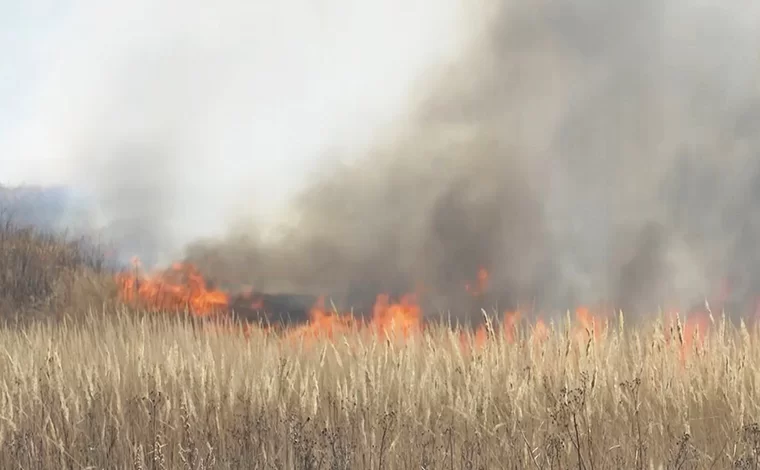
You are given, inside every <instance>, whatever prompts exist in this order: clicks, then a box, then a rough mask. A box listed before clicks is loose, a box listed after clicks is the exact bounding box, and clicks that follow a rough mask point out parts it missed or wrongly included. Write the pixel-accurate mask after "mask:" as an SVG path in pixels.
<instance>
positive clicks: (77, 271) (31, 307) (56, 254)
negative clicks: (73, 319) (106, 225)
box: [0, 211, 114, 320]
mask: <svg viewBox="0 0 760 470" xmlns="http://www.w3.org/2000/svg"><path fill="white" fill-rule="evenodd" d="M113 289H114V287H113V283H112V281H111V276H110V274H109V272H108V270H107V269H106V267H105V263H104V257H103V255H102V253H100V252H99V251H98V250H97V248H96V247H94V246H93V245H92V244H90V243H87V240H85V239H73V238H71V237H68V236H67V235H66V234H60V233H54V232H51V231H48V230H40V229H39V228H36V227H34V226H31V225H27V224H23V223H18V222H16V221H15V219H14V218H13V217H12V216H8V215H7V214H4V213H3V212H2V211H0V316H2V318H3V319H6V320H7V319H31V318H40V317H46V316H47V317H50V316H52V317H59V318H62V317H64V316H77V315H81V314H83V313H86V312H87V311H88V309H89V308H90V307H98V306H99V304H102V303H103V302H106V301H107V300H108V299H112V298H113V297H114V296H113V294H114V291H113Z"/></svg>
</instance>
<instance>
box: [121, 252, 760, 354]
mask: <svg viewBox="0 0 760 470" xmlns="http://www.w3.org/2000/svg"><path fill="white" fill-rule="evenodd" d="M133 266H134V269H133V270H132V271H131V272H124V273H120V274H119V275H117V277H116V280H117V284H118V286H119V297H120V298H121V299H122V300H123V301H125V302H128V303H133V304H138V305H139V306H141V307H143V308H148V309H151V310H171V311H188V312H189V313H191V314H192V315H194V316H199V317H210V316H212V315H216V314H224V313H228V312H230V310H231V308H230V307H231V303H230V296H229V295H228V294H227V293H226V292H223V291H221V290H218V289H214V288H211V287H210V286H209V283H208V282H206V280H205V279H204V278H203V276H202V275H201V273H200V272H199V270H198V269H197V268H196V267H195V266H194V265H192V264H187V263H175V264H173V265H172V266H171V267H170V268H169V269H167V270H165V271H162V272H159V273H157V274H155V275H152V276H140V275H139V274H138V273H139V268H140V263H139V260H137V259H135V260H133ZM488 279H489V276H488V271H486V270H485V269H483V268H481V269H480V270H479V272H478V276H477V282H475V283H472V284H469V283H468V284H467V285H466V286H465V289H466V291H467V292H469V293H470V294H471V295H473V296H480V295H482V294H483V293H484V292H485V291H486V290H487V289H488ZM418 297H419V294H412V293H410V294H406V295H403V296H402V297H400V298H399V299H398V300H392V298H391V296H390V295H388V294H380V295H378V296H377V298H376V300H375V303H374V305H373V307H372V312H371V316H370V317H369V318H368V319H367V320H359V319H357V318H355V317H354V316H353V314H350V313H349V314H346V313H340V312H337V311H334V309H333V310H328V309H327V308H326V307H325V298H324V297H319V298H318V300H317V301H316V302H315V303H314V305H313V306H312V307H311V309H310V310H309V320H308V323H306V324H304V325H301V326H297V327H294V328H291V329H288V330H286V332H285V337H286V338H290V339H298V340H307V341H311V340H313V339H315V338H318V337H326V338H329V339H334V338H335V337H336V336H337V335H345V334H348V333H350V332H357V331H358V330H360V329H361V330H364V331H375V332H377V333H378V334H380V335H381V336H387V337H396V338H402V339H405V338H409V337H410V336H415V335H418V334H420V333H422V331H423V329H424V321H423V313H422V307H421V306H420V303H419V302H418ZM236 298H239V299H243V301H244V304H245V305H250V308H252V309H263V308H264V303H263V301H262V299H261V298H260V297H258V296H257V295H256V294H255V293H254V290H253V289H249V290H247V291H245V292H243V293H242V294H240V295H239V296H238V297H236ZM758 305H760V301H759V302H758ZM706 308H707V310H706V311H701V310H699V311H695V312H691V313H690V315H688V316H687V317H686V319H685V321H682V319H681V317H679V315H678V314H677V313H670V314H666V325H665V327H666V332H665V333H666V335H665V336H666V341H667V342H668V343H671V344H672V343H673V342H675V343H676V348H677V351H678V352H679V354H680V355H681V359H682V361H684V362H685V361H686V359H687V358H688V357H689V355H690V354H691V353H692V352H694V351H695V350H698V349H699V348H702V347H703V346H704V341H705V338H706V336H707V334H708V332H709V328H710V326H711V323H712V319H711V317H710V314H709V307H706ZM758 311H759V312H760V307H758ZM758 315H760V314H758ZM221 317H222V318H223V316H221ZM520 320H521V312H520V311H507V312H504V313H503V319H502V324H501V325H502V327H501V329H500V330H498V329H496V328H494V329H493V330H490V331H489V328H488V326H487V325H481V326H479V327H478V328H476V329H475V331H472V332H471V333H470V334H467V333H465V332H462V333H461V335H460V341H461V345H462V348H463V349H465V350H468V351H469V350H472V349H473V348H482V347H484V346H485V345H486V344H487V343H488V342H489V341H491V340H493V339H497V338H493V337H492V336H494V335H496V336H499V335H501V336H502V338H503V340H504V341H505V342H506V343H509V344H511V343H515V342H516V341H517V338H516V334H517V332H518V323H519V322H520ZM251 328H252V327H251V326H250V325H244V330H243V333H244V334H245V335H246V336H249V335H250V332H251ZM258 328H259V329H261V330H262V331H264V332H265V333H267V334H268V333H270V330H269V328H260V327H258ZM608 328H609V320H608V319H607V318H605V317H604V316H600V315H598V314H596V313H593V312H592V310H591V309H590V308H589V307H585V306H582V307H579V308H577V309H576V310H575V321H574V324H573V325H572V326H571V333H572V334H573V335H574V336H575V338H576V339H577V340H578V342H580V343H582V344H583V343H588V342H589V341H591V340H593V341H595V342H599V341H604V338H605V336H606V333H607V330H608ZM271 333H274V330H271ZM551 334H552V330H550V328H549V327H548V326H547V324H546V323H545V322H544V321H543V319H542V318H541V317H535V319H534V321H533V322H532V326H530V327H529V330H528V336H527V337H526V338H525V340H526V341H527V342H528V343H530V344H532V345H535V346H540V345H542V344H543V343H545V342H546V341H547V340H548V339H549V336H550V335H551Z"/></svg>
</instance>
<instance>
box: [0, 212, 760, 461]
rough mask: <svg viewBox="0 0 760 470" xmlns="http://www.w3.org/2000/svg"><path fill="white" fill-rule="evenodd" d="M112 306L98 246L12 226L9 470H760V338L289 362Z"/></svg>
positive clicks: (553, 339) (633, 334)
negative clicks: (685, 346)
mask: <svg viewBox="0 0 760 470" xmlns="http://www.w3.org/2000/svg"><path fill="white" fill-rule="evenodd" d="M114 289H115V287H114V285H113V282H112V281H111V278H110V274H109V273H108V271H107V270H106V269H104V267H103V262H102V257H99V255H98V254H97V252H94V251H89V250H88V249H87V245H84V244H82V243H79V242H77V241H71V240H68V239H66V238H65V237H61V236H57V235H49V234H45V233H42V232H39V231H36V230H34V229H30V228H24V227H20V226H15V225H13V224H12V223H10V222H7V221H6V223H3V224H0V314H2V315H3V318H4V319H5V320H6V321H5V322H4V323H3V324H2V325H0V468H3V469H5V468H9V469H10V468H22V469H31V468H35V469H48V468H50V469H53V468H55V469H58V468H73V469H82V468H93V469H94V468H130V469H162V468H182V469H211V468H230V469H231V468H260V469H270V468H271V469H275V468H278V469H279V468H295V469H349V468H350V469H354V468H358V469H373V470H374V469H386V468H387V469H392V468H401V469H459V468H468V469H481V468H484V469H485V468H488V469H491V468H508V469H517V468H534V469H559V468H562V469H565V468H573V469H575V468H578V469H584V470H592V469H605V468H633V469H643V468H673V469H687V468H732V467H733V468H747V469H755V468H760V425H759V424H758V422H759V421H760V393H759V392H760V365H759V364H758V359H759V356H760V345H758V341H757V339H758V334H755V333H753V332H750V331H749V330H748V329H747V328H746V327H744V326H743V325H741V324H739V325H733V324H730V323H729V322H728V321H727V320H726V319H725V318H719V319H718V321H717V323H716V324H715V325H713V328H712V331H711V333H710V335H709V336H708V338H707V340H706V342H705V343H704V345H703V346H701V347H694V348H693V350H692V349H689V350H687V351H686V353H687V354H686V356H685V359H684V350H683V347H682V344H684V343H685V342H687V341H688V340H689V338H684V337H683V334H681V335H680V336H679V334H677V333H678V332H676V333H675V334H673V335H672V336H671V335H668V336H667V337H666V335H665V334H664V333H665V329H664V328H663V327H662V325H661V324H658V323H656V322H653V323H651V324H650V325H649V326H646V325H645V324H644V326H640V327H638V328H636V329H629V330H626V329H624V328H623V326H624V325H623V323H622V322H620V324H618V325H616V326H615V327H614V328H612V329H610V330H608V331H607V333H606V334H605V336H603V337H602V338H601V339H599V340H594V341H587V340H586V339H584V338H581V340H578V338H577V337H576V336H575V333H573V334H571V333H570V328H569V320H566V321H565V324H562V325H557V326H555V328H554V329H553V330H552V333H551V334H550V335H549V337H548V339H547V340H546V341H543V342H541V341H538V342H537V341H534V340H533V339H532V337H531V334H530V330H529V327H528V325H527V324H526V325H523V327H524V329H523V331H522V333H521V334H520V335H519V336H518V340H517V341H516V342H515V343H507V342H505V341H504V340H503V338H502V337H501V336H500V335H499V338H498V339H495V340H492V341H490V342H488V343H487V344H486V346H485V347H484V348H482V349H478V348H475V349H472V348H471V347H469V346H467V345H464V346H463V344H462V342H461V338H460V336H459V334H458V333H455V332H454V331H452V329H451V328H450V327H448V326H441V327H438V328H433V329H430V330H428V331H426V332H425V334H424V335H421V336H417V337H413V338H411V339H410V340H408V341H405V342H404V341H401V342H398V341H392V340H388V339H386V338H384V337H380V338H379V339H378V338H377V337H376V336H367V335H360V334H353V335H348V336H345V337H340V338H336V339H334V340H332V341H327V340H319V341H308V342H305V343H304V342H295V343H294V342H293V341H285V340H282V339H277V338H275V337H273V336H271V335H265V334H264V333H262V332H260V331H258V330H254V332H253V333H252V334H251V336H250V337H248V338H246V337H244V336H243V335H240V334H236V333H235V328H223V327H218V326H216V327H210V328H211V329H208V327H202V326H199V325H198V323H197V322H190V321H187V320H186V319H182V318H179V317H177V316H167V315H151V314H149V313H148V312H134V311H128V310H127V309H126V308H125V307H123V306H122V307H119V306H118V305H117V304H116V302H115V301H114V300H113V299H114V298H115V297H114V294H115V291H114ZM93 307H94V308H93ZM18 317H21V318H22V319H24V320H25V321H23V322H18V321H8V320H9V319H11V318H18ZM467 341H468V342H473V337H472V336H469V337H468V338H467ZM694 344H699V343H698V342H695V343H694Z"/></svg>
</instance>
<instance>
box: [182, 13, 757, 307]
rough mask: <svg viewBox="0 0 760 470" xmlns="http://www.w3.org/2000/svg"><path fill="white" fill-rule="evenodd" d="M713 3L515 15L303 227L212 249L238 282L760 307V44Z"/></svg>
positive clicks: (297, 221)
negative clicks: (759, 250) (723, 290)
mask: <svg viewBox="0 0 760 470" xmlns="http://www.w3.org/2000/svg"><path fill="white" fill-rule="evenodd" d="M747 9H755V10H756V9H757V8H756V7H753V6H749V5H743V6H742V7H741V8H739V7H734V6H730V5H728V4H725V3H717V2H715V3H711V2H696V3H695V2H659V1H653V0H645V1H640V2H627V1H616V0H613V1H610V0H604V1H603V0H594V1H590V2H580V3H579V2H551V1H539V2H517V1H502V2H501V3H500V7H499V8H498V9H497V11H496V12H495V13H494V14H493V20H492V21H491V22H490V23H489V24H488V27H487V30H486V31H485V32H484V34H482V35H481V36H480V40H478V41H476V42H475V43H474V44H473V45H472V47H471V49H469V50H468V53H467V54H466V55H465V57H464V58H463V59H462V60H461V61H459V62H458V63H456V64H454V65H453V66H450V67H442V68H441V69H440V70H439V71H438V73H436V74H434V76H432V77H428V78H427V79H426V80H423V81H422V82H421V83H420V86H419V95H418V96H419V97H420V99H419V101H418V104H416V105H415V106H414V107H413V109H412V110H411V112H410V116H411V117H410V118H409V119H408V120H405V121H404V122H403V124H399V126H398V127H397V128H396V129H395V132H394V133H393V134H392V136H391V137H389V138H386V139H385V140H384V141H382V142H378V143H377V145H375V146H374V147H373V148H372V149H370V151H368V152H367V153H366V154H364V155H362V156H361V158H358V159H356V160H355V161H354V162H352V163H351V164H347V165H343V166H341V165H336V166H335V167H331V168H330V169H329V170H326V171H324V172H323V173H322V174H320V175H318V176H316V177H315V178H314V179H313V180H312V181H310V183H309V184H308V187H307V188H306V189H305V190H304V191H303V192H302V193H301V194H300V197H298V198H297V199H295V201H294V202H293V204H292V206H291V211H292V214H293V220H294V222H293V223H292V224H291V225H290V226H289V227H287V228H284V229H283V231H282V233H281V234H280V236H279V238H277V239H276V240H274V241H272V240H269V241H262V239H261V238H260V237H258V236H257V235H256V234H255V233H256V232H255V228H251V229H250V230H249V232H248V233H247V234H240V233H237V234H233V235H230V236H229V237H228V238H227V239H225V240H216V241H204V242H199V243H196V244H194V245H193V246H191V247H190V249H189V251H188V257H189V258H190V259H192V260H194V261H195V262H197V263H199V264H200V265H201V266H202V267H203V268H204V269H205V270H206V271H208V272H209V273H212V274H213V276H214V277H216V278H218V279H219V280H220V281H221V282H223V283H226V284H228V285H230V284H234V283H244V284H252V285H254V286H256V287H257V288H259V289H262V290H265V291H267V290H269V291H299V292H300V291H307V292H314V293H319V292H327V293H332V294H334V295H336V296H337V297H338V298H348V299H352V298H353V299H360V298H366V296H371V295H374V293H377V292H392V293H399V292H403V291H405V290H413V289H415V288H417V287H419V286H421V289H422V292H425V293H426V294H427V295H428V296H429V298H430V299H432V301H433V302H437V305H441V306H443V305H447V306H452V305H457V302H458V301H459V300H457V299H460V300H461V298H462V295H463V289H462V286H463V285H464V284H465V283H466V282H468V281H469V280H472V279H473V278H474V276H475V275H476V272H477V270H478V268H479V267H485V268H486V269H488V271H489V272H490V274H491V278H490V283H491V284H490V285H491V289H492V291H493V292H495V293H497V297H498V298H499V300H501V302H502V304H503V305H504V306H505V307H514V306H515V305H516V304H518V303H520V302H522V303H523V304H524V303H526V302H533V303H537V304H538V305H539V306H542V307H543V308H572V307H573V305H575V304H577V303H594V302H600V301H601V302H606V303H608V304H612V305H615V306H617V307H622V308H624V309H628V310H641V309H654V308H657V306H658V305H660V306H664V305H665V304H666V303H668V302H670V303H675V304H676V305H679V304H680V306H684V305H685V306H688V304H689V303H693V302H696V301H699V300H701V299H704V298H705V297H706V296H713V295H716V289H718V288H719V286H721V285H722V284H721V283H723V282H724V281H725V280H729V281H730V282H731V286H732V289H733V290H732V292H734V295H735V296H737V295H738V297H736V298H740V299H742V300H744V301H746V300H748V299H749V297H748V296H749V295H750V294H756V293H758V292H760V291H758V287H760V286H758V281H760V277H759V276H758V274H760V270H758V267H757V266H759V265H758V263H757V261H758V259H757V255H755V252H756V249H755V248H754V246H753V243H755V240H758V239H759V238H758V236H760V225H759V223H760V217H759V216H760V198H759V196H760V193H759V192H758V191H759V189H758V188H760V158H758V157H760V155H758V154H757V151H758V150H757V149H758V148H760V147H758V144H760V141H759V140H758V135H759V134H758V131H760V120H759V119H760V88H759V87H760V82H759V81H758V78H760V77H758V73H757V72H758V55H757V50H758V49H757V46H758V45H760V41H759V39H760V33H758V31H760V29H757V28H756V26H757V24H756V23H757V20H749V19H748V18H749V17H750V16H752V17H753V18H757V17H758V16H757V15H754V14H751V12H750V11H747Z"/></svg>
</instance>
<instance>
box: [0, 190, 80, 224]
mask: <svg viewBox="0 0 760 470" xmlns="http://www.w3.org/2000/svg"><path fill="white" fill-rule="evenodd" d="M88 212H89V211H88V207H87V204H86V201H85V200H84V199H83V198H81V197H78V196H77V195H76V193H75V192H74V191H73V190H72V189H71V188H68V187H65V186H50V187H41V186H20V187H8V186H2V185H0V218H2V219H5V220H7V219H8V218H10V219H12V220H13V222H14V224H17V225H33V226H35V227H37V228H39V229H40V230H43V231H59V230H66V229H68V230H73V231H78V230H82V229H83V228H84V227H85V226H86V225H87V220H88Z"/></svg>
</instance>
